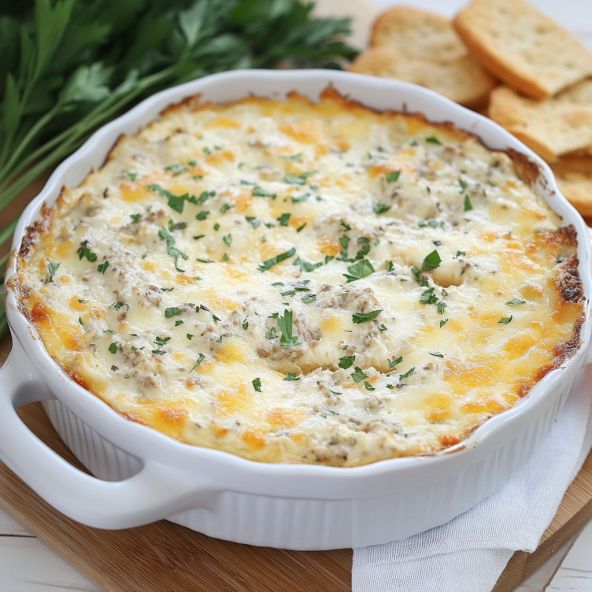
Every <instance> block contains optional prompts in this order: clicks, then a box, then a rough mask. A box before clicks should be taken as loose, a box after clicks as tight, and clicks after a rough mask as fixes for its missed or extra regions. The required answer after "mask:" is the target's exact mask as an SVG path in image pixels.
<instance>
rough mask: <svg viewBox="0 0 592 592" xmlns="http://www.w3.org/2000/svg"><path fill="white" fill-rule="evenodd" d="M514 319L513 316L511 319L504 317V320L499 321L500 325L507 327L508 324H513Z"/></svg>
mask: <svg viewBox="0 0 592 592" xmlns="http://www.w3.org/2000/svg"><path fill="white" fill-rule="evenodd" d="M512 318H513V315H510V316H509V317H502V318H501V319H500V320H499V321H498V323H500V324H502V325H507V324H508V323H511V322H512Z"/></svg>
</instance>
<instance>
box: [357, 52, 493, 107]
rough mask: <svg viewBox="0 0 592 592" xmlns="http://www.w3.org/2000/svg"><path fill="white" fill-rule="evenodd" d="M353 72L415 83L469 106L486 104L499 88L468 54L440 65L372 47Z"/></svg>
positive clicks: (360, 56)
mask: <svg viewBox="0 0 592 592" xmlns="http://www.w3.org/2000/svg"><path fill="white" fill-rule="evenodd" d="M349 70H350V71H351V72H357V73H358V74H369V75H371V76H380V77H382V78H394V79H397V80H405V81H407V82H413V83H415V84H419V85H421V86H425V87H427V88H431V89H432V90H435V91H436V92H439V93H441V94H443V95H444V96H446V97H448V98H449V99H452V100H453V101H456V102H457V103H461V104H463V105H466V106H469V107H475V106H479V105H480V104H483V103H484V102H485V101H486V100H487V97H488V96H489V93H490V91H491V89H492V88H494V87H495V85H496V82H495V80H494V79H493V78H492V77H491V76H489V75H488V74H487V73H486V72H485V71H484V70H483V69H482V68H481V66H479V64H478V63H477V62H476V61H475V60H473V59H472V58H471V57H470V56H468V55H465V56H463V57H461V58H459V59H456V60H453V61H451V62H446V63H437V62H433V61H430V60H422V59H418V58H407V57H403V56H400V55H399V54H398V53H397V52H396V51H395V50H393V49H391V48H389V47H371V48H370V49H369V50H367V51H365V52H364V53H362V54H360V55H359V56H358V57H357V58H356V60H355V61H354V62H353V63H352V64H350V66H349Z"/></svg>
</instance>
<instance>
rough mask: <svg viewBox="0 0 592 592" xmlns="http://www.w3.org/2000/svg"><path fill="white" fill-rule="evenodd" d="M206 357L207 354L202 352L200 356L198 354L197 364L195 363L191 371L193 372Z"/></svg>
mask: <svg viewBox="0 0 592 592" xmlns="http://www.w3.org/2000/svg"><path fill="white" fill-rule="evenodd" d="M205 359H206V357H205V355H204V354H202V353H200V354H199V356H197V360H195V364H193V366H192V367H191V370H189V372H193V371H194V370H195V369H196V368H197V367H198V366H199V365H200V364H201V363H202V362H203V361H204V360H205Z"/></svg>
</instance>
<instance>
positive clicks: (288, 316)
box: [277, 308, 300, 347]
mask: <svg viewBox="0 0 592 592" xmlns="http://www.w3.org/2000/svg"><path fill="white" fill-rule="evenodd" d="M277 324H278V327H279V328H280V331H281V332H282V334H281V336H280V344H281V345H282V346H283V347H295V346H297V345H300V341H299V339H298V337H296V336H295V335H293V333H292V311H291V310H288V309H287V308H286V309H285V310H284V314H283V316H279V315H278V317H277Z"/></svg>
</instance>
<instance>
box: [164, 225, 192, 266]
mask: <svg viewBox="0 0 592 592" xmlns="http://www.w3.org/2000/svg"><path fill="white" fill-rule="evenodd" d="M158 236H160V238H161V239H163V240H164V241H166V246H167V254H168V255H170V256H171V257H173V258H174V259H175V269H176V270H177V271H180V272H184V271H185V270H184V269H180V268H179V265H178V261H179V257H181V259H187V255H186V254H185V253H183V251H180V250H179V249H177V247H175V237H174V236H173V235H172V234H171V233H170V232H169V231H168V230H167V229H166V228H161V229H160V230H159V231H158Z"/></svg>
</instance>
